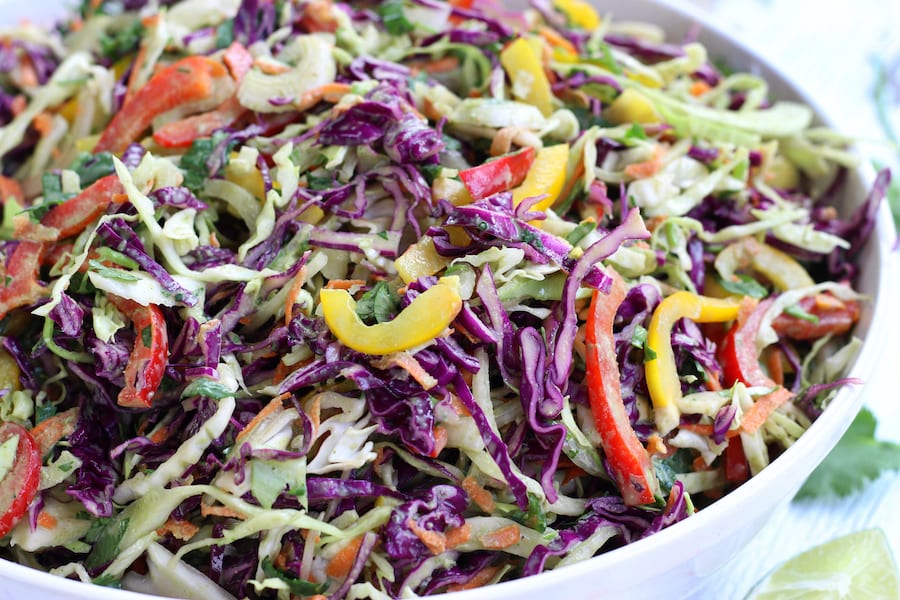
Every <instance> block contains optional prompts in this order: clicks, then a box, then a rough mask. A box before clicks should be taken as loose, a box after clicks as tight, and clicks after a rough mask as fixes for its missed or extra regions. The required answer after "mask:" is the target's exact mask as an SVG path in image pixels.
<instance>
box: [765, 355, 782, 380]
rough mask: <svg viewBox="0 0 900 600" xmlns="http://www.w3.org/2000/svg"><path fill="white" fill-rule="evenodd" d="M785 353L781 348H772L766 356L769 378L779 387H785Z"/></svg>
mask: <svg viewBox="0 0 900 600" xmlns="http://www.w3.org/2000/svg"><path fill="white" fill-rule="evenodd" d="M783 357H784V353H783V352H782V351H781V348H776V347H770V348H769V352H768V354H767V355H766V368H767V369H768V370H769V377H771V378H772V381H774V382H775V383H777V384H778V385H784V360H782V359H783Z"/></svg>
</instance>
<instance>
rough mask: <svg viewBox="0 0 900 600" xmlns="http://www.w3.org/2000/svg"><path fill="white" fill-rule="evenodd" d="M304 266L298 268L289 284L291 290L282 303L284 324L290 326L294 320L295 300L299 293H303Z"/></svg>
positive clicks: (305, 271) (304, 280)
mask: <svg viewBox="0 0 900 600" xmlns="http://www.w3.org/2000/svg"><path fill="white" fill-rule="evenodd" d="M306 273H307V270H306V265H303V266H302V267H300V270H299V271H297V274H296V275H295V276H294V281H293V283H291V289H289V290H288V294H287V298H285V301H284V324H285V325H290V324H291V320H292V319H293V318H294V305H295V304H296V303H297V298H298V297H299V296H300V292H302V291H303V284H305V283H306Z"/></svg>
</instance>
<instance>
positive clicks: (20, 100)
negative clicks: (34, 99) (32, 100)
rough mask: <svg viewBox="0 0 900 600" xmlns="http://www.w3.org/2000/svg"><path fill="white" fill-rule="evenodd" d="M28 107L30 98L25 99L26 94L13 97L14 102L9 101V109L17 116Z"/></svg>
mask: <svg viewBox="0 0 900 600" xmlns="http://www.w3.org/2000/svg"><path fill="white" fill-rule="evenodd" d="M27 107H28V100H26V99H25V96H23V95H22V94H19V95H17V96H16V97H15V98H13V99H12V102H10V103H9V110H10V112H12V114H13V116H14V117H16V116H18V115H20V114H21V113H22V111H24V110H25V109H26V108H27Z"/></svg>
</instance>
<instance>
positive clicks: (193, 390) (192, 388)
mask: <svg viewBox="0 0 900 600" xmlns="http://www.w3.org/2000/svg"><path fill="white" fill-rule="evenodd" d="M191 396H205V397H206V398H212V399H213V400H221V399H222V398H227V397H228V396H234V392H232V391H231V390H229V389H228V388H227V387H225V386H224V385H222V384H221V383H219V382H217V381H213V380H212V379H206V378H202V379H197V380H195V381H192V382H191V383H190V384H188V386H187V387H186V388H184V391H183V392H181V397H182V398H190V397H191Z"/></svg>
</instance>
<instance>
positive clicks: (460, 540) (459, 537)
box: [444, 523, 472, 548]
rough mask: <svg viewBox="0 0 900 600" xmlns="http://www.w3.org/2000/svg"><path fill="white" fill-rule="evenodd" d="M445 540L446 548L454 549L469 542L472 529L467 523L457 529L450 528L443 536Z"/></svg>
mask: <svg viewBox="0 0 900 600" xmlns="http://www.w3.org/2000/svg"><path fill="white" fill-rule="evenodd" d="M444 536H445V537H446V538H447V548H456V547H457V546H461V545H462V544H465V543H466V542H468V541H469V539H471V537H472V528H471V527H469V524H468V523H463V524H462V525H460V526H459V527H451V528H450V529H448V530H447V532H446V533H445V534H444Z"/></svg>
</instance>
